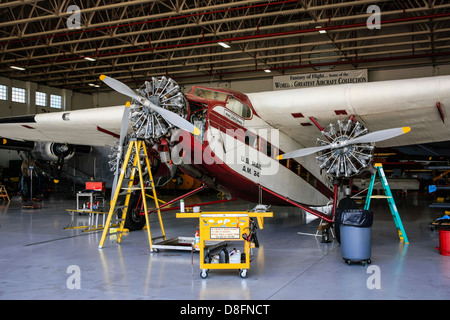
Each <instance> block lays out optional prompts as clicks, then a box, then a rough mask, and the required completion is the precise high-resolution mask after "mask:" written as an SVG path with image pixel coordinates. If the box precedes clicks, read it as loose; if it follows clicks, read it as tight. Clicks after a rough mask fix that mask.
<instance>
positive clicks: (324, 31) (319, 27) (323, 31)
mask: <svg viewBox="0 0 450 320" xmlns="http://www.w3.org/2000/svg"><path fill="white" fill-rule="evenodd" d="M316 29H322V27H321V26H317V27H316ZM319 33H322V34H323V33H327V30H319Z"/></svg>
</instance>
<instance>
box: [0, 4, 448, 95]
mask: <svg viewBox="0 0 450 320" xmlns="http://www.w3.org/2000/svg"><path fill="white" fill-rule="evenodd" d="M74 4H76V5H78V6H79V9H80V12H79V13H80V14H79V17H80V19H79V22H80V28H79V29H73V26H74V25H73V22H76V21H77V20H76V19H74V18H76V15H75V16H74V13H76V12H72V11H71V12H67V8H68V7H69V6H71V5H74ZM373 4H376V5H377V6H378V7H379V8H380V9H381V29H369V28H368V27H367V25H366V22H367V20H368V19H369V18H370V17H371V15H372V13H371V12H370V13H367V8H368V7H369V6H371V5H373ZM68 21H69V24H68ZM71 23H72V24H71ZM68 26H70V27H71V28H69V27H68ZM319 31H321V32H319ZM220 42H222V43H225V44H228V45H229V48H224V47H222V46H221V45H220V44H219V43H220ZM0 53H1V56H0V76H5V77H9V78H13V79H19V80H26V81H33V82H37V83H40V84H45V85H49V86H55V87H62V88H68V89H72V90H76V91H81V92H89V91H93V90H102V89H107V87H105V86H104V85H103V84H101V83H100V81H99V76H100V75H101V74H107V75H109V76H112V77H114V78H116V79H120V80H121V81H123V82H126V83H128V84H129V85H130V86H132V87H133V86H140V85H141V84H142V82H143V81H145V80H148V79H150V78H151V77H153V76H161V75H166V76H170V77H172V78H174V79H175V80H177V81H178V82H179V83H195V82H210V81H228V80H238V79H242V80H248V79H254V78H261V77H267V76H268V74H267V73H265V72H264V70H271V71H272V73H271V74H270V76H274V75H281V74H293V73H302V72H313V71H315V70H332V69H334V70H341V69H342V70H344V69H345V70H348V69H360V68H362V69H363V68H368V69H370V70H373V69H380V68H395V67H410V66H423V65H437V64H440V63H448V62H449V61H450V3H449V2H448V1H447V0H399V1H392V0H389V1H387V0H377V1H373V0H372V1H368V0H355V1H350V0H347V1H346V0H328V1H326V0H322V1H318V0H280V1H268V0H247V1H240V0H236V1H229V0H165V1H160V0H131V1H110V0H88V1H76V2H73V1H70V0H46V1H39V0H20V1H15V0H12V1H2V2H1V3H0ZM87 59H88V60H87ZM12 66H14V67H19V68H23V69H25V70H17V69H12V68H11V67H12ZM94 84H97V85H100V87H99V88H96V87H93V85H94Z"/></svg>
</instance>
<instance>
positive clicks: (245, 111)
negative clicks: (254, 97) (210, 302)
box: [226, 96, 252, 119]
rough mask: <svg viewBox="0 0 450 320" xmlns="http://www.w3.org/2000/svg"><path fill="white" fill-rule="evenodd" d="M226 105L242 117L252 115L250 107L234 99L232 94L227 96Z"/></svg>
mask: <svg viewBox="0 0 450 320" xmlns="http://www.w3.org/2000/svg"><path fill="white" fill-rule="evenodd" d="M226 107H227V109H230V110H231V111H233V112H234V113H236V114H237V115H238V116H241V117H242V118H244V119H249V118H251V117H252V111H251V110H250V108H249V107H247V106H246V105H245V104H243V103H242V102H240V101H239V100H237V99H235V98H234V97H233V96H229V97H228V100H227V105H226Z"/></svg>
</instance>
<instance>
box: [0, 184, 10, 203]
mask: <svg viewBox="0 0 450 320" xmlns="http://www.w3.org/2000/svg"><path fill="white" fill-rule="evenodd" d="M0 198H2V199H3V200H4V199H5V198H6V199H8V202H11V200H10V199H9V196H8V191H6V188H5V186H4V185H0Z"/></svg>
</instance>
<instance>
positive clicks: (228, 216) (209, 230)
mask: <svg viewBox="0 0 450 320" xmlns="http://www.w3.org/2000/svg"><path fill="white" fill-rule="evenodd" d="M176 216H177V218H197V219H199V236H200V242H199V247H200V269H201V272H200V277H201V278H203V279H205V278H207V277H208V273H209V270H211V269H238V270H239V275H240V276H241V278H247V271H248V270H249V269H250V248H251V247H252V245H254V243H252V242H251V240H249V238H251V237H249V236H251V223H252V220H251V219H252V218H255V219H256V220H257V222H258V226H259V229H263V228H264V218H270V217H273V212H253V211H238V212H188V213H177V214H176ZM206 241H227V242H229V241H243V242H244V255H243V258H242V259H241V261H240V263H236V262H233V263H209V261H205V260H207V259H206V258H205V246H206Z"/></svg>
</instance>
